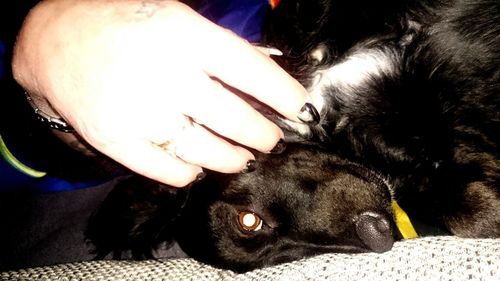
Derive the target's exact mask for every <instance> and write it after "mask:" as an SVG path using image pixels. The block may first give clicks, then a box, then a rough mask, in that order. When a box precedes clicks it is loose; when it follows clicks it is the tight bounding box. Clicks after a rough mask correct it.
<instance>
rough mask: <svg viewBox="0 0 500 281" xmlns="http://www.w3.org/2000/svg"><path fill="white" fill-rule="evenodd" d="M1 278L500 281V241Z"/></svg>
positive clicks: (426, 242) (106, 264) (84, 265)
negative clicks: (238, 265)
mask: <svg viewBox="0 0 500 281" xmlns="http://www.w3.org/2000/svg"><path fill="white" fill-rule="evenodd" d="M0 279H1V280H284V281H293V280H343V281H344V280H346V281H347V280H370V281H375V280H391V281H397V280H425V281H427V280H450V281H460V280H485V281H486V280H487V281H490V280H491V281H499V280H500V239H463V238H458V237H452V236H436V237H425V238H418V239H411V240H405V241H400V242H397V243H395V245H394V248H393V249H392V250H391V251H389V252H386V253H382V254H376V253H366V254H324V255H320V256H316V257H311V258H306V259H302V260H299V261H295V262H291V263H286V264H281V265H277V266H272V267H268V268H263V269H257V270H254V271H250V272H246V273H243V274H237V273H235V272H233V271H230V270H222V269H217V268H213V267H211V266H208V265H205V264H202V263H199V262H197V261H195V260H192V259H165V260H146V261H91V262H79V263H69V264H60V265H55V266H46V267H37V268H30V269H23V270H19V271H9V272H3V273H0Z"/></svg>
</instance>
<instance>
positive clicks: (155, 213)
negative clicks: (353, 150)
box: [87, 145, 398, 271]
mask: <svg viewBox="0 0 500 281" xmlns="http://www.w3.org/2000/svg"><path fill="white" fill-rule="evenodd" d="M256 160H257V161H256V169H255V170H254V171H253V172H249V173H245V174H235V175H221V174H209V175H207V177H206V178H205V179H204V180H203V181H201V182H199V183H197V184H194V185H193V186H192V187H191V188H190V190H189V192H187V191H186V190H185V189H184V190H182V189H179V190H173V189H172V188H168V187H161V186H160V185H158V184H156V183H151V182H149V183H141V182H137V181H136V180H130V181H125V182H124V183H123V184H122V186H119V187H118V188H117V189H116V190H115V191H113V193H111V194H110V196H109V197H108V198H107V199H106V202H104V204H103V206H102V207H101V210H100V211H99V212H98V213H97V214H96V215H95V216H94V218H93V220H92V222H91V224H90V228H89V231H88V233H87V235H88V237H89V239H90V240H91V241H92V242H94V244H95V245H96V246H97V251H98V252H99V253H101V254H103V255H104V254H107V253H109V252H115V253H119V252H120V251H123V250H132V251H133V253H134V255H135V256H136V257H137V256H144V255H145V254H146V256H147V253H150V252H151V250H152V249H154V248H155V246H156V245H158V244H159V243H161V242H163V241H171V240H175V241H177V243H178V244H179V245H180V246H181V248H182V249H183V250H184V251H185V252H186V253H187V254H188V255H189V256H191V257H193V258H195V259H197V260H200V261H203V262H205V263H209V264H212V265H215V266H218V267H223V268H230V269H232V270H237V271H245V270H249V269H252V268H256V267H263V266H267V265H272V264H277V263H282V262H287V261H291V260H297V259H300V258H303V257H306V256H311V255H315V254H320V253H325V252H350V253H353V252H366V251H375V252H383V251H386V250H389V249H390V248H391V247H392V244H393V241H394V239H395V238H394V237H398V234H397V231H396V230H394V229H395V228H394V222H393V219H392V213H391V207H390V206H391V203H390V200H391V199H390V194H389V191H388V188H387V186H386V185H385V184H384V183H383V182H382V181H381V180H380V179H379V177H377V176H376V175H375V174H374V173H372V172H370V171H368V170H367V169H365V168H363V167H361V166H359V165H356V164H353V163H350V162H347V161H344V160H342V159H340V158H338V157H337V156H335V155H332V154H328V153H326V152H324V151H318V150H317V149H316V148H314V149H313V148H311V147H307V146H303V145H293V146H292V145H290V146H289V147H288V148H287V150H286V152H284V153H283V154H280V155H272V156H268V155H265V154H259V155H257V159H256ZM145 185H146V186H145Z"/></svg>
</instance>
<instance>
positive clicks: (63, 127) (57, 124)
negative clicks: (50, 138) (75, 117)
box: [24, 91, 74, 133]
mask: <svg viewBox="0 0 500 281" xmlns="http://www.w3.org/2000/svg"><path fill="white" fill-rule="evenodd" d="M24 94H25V95H26V99H27V100H28V102H29V104H30V105H31V107H32V108H33V110H34V111H35V114H36V118H37V119H38V121H40V122H42V123H45V124H47V125H48V126H49V127H50V128H52V129H56V130H59V131H61V132H65V133H71V132H73V131H74V129H73V127H71V125H69V124H68V122H66V121H65V120H64V119H62V118H55V117H52V116H49V115H47V114H46V113H44V112H43V111H41V110H40V109H39V108H38V107H37V106H36V104H35V102H34V101H33V99H32V98H31V96H30V95H29V93H28V92H26V91H24Z"/></svg>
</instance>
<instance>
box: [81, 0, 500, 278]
mask: <svg viewBox="0 0 500 281" xmlns="http://www.w3.org/2000/svg"><path fill="white" fill-rule="evenodd" d="M264 34H265V37H264V43H265V44H268V45H272V46H274V47H277V48H278V49H280V50H282V51H283V52H284V55H283V56H282V57H280V58H277V61H278V62H279V63H280V64H281V65H282V66H283V67H284V68H285V69H287V70H288V71H290V73H292V74H293V75H294V76H295V77H296V78H297V79H299V81H301V82H302V83H303V84H304V85H305V86H306V87H307V88H308V89H309V91H310V93H311V97H312V98H311V103H312V104H313V105H314V106H315V107H316V108H317V109H318V111H319V117H320V118H319V120H316V121H318V122H317V123H314V122H313V123H312V124H308V125H304V124H295V123H290V122H287V121H284V120H282V119H280V118H279V116H277V115H274V114H271V113H269V112H268V111H263V112H265V113H266V114H267V115H268V116H269V117H270V118H273V119H274V120H275V121H276V122H277V123H279V124H280V125H281V126H282V127H283V128H284V129H285V130H287V131H288V132H295V133H294V134H290V136H293V137H292V138H290V140H293V141H297V142H299V143H302V144H293V143H291V144H288V148H287V149H286V150H285V152H284V153H282V154H280V155H262V154H257V159H256V160H257V161H256V167H255V170H254V171H253V172H249V173H246V174H238V175H220V174H217V173H209V174H208V176H207V178H206V179H204V180H203V181H201V182H199V183H196V184H194V185H193V186H191V187H190V188H189V189H182V190H175V189H171V188H168V187H163V186H161V185H159V184H157V183H154V182H150V181H147V180H143V179H137V178H132V179H130V180H128V181H125V182H123V183H122V184H121V185H120V186H118V187H117V188H116V189H115V190H114V191H113V192H112V193H111V194H110V195H109V196H108V198H107V199H106V201H105V202H104V204H103V205H102V207H101V209H100V210H99V212H97V213H96V214H95V216H94V217H93V218H92V220H91V223H90V226H89V230H88V233H87V236H88V238H89V239H90V240H91V241H92V242H93V243H94V244H95V245H96V251H97V253H98V255H99V256H100V257H102V256H105V255H107V254H108V253H110V252H112V253H114V255H115V256H116V257H118V256H120V255H121V254H122V253H123V252H125V251H127V250H131V251H132V254H133V255H134V256H135V257H137V258H141V257H151V256H153V250H154V249H155V247H157V245H159V244H160V243H162V242H165V241H167V242H170V241H177V242H178V243H179V245H180V246H181V247H182V248H183V250H184V251H185V252H186V253H187V254H188V255H190V256H191V257H194V258H196V259H198V260H200V261H203V262H206V263H209V264H213V265H216V266H219V267H224V268H229V269H233V270H237V271H244V270H249V269H252V268H256V267H262V266H267V265H271V264H276V263H281V262H285V261H290V260H295V259H299V258H302V257H304V256H310V255H314V254H318V253H324V252H364V251H376V252H382V251H386V250H389V249H390V248H391V246H392V243H393V241H394V240H397V239H400V238H401V236H402V235H401V234H402V233H400V231H398V230H397V228H396V227H395V221H394V218H395V216H394V213H393V210H392V207H391V204H392V203H391V202H392V199H396V200H397V201H398V202H399V204H400V205H401V206H402V207H403V209H405V210H406V211H407V212H408V213H409V215H410V217H414V218H416V219H417V220H419V221H421V222H423V223H424V224H428V225H436V226H440V227H442V228H445V229H446V230H447V231H449V232H450V233H452V234H455V235H459V236H463V237H500V198H499V197H500V187H499V186H500V157H499V156H500V155H499V151H498V149H497V144H498V143H499V141H500V70H499V64H500V2H498V1H497V0H469V1H396V0H394V1H391V0H385V1H369V0H364V1H363V0H350V1H333V0H332V1H313V0H296V1H291V0H290V1H287V0H282V1H281V3H280V4H279V5H278V7H277V8H276V10H275V11H273V13H271V14H270V16H269V19H268V22H267V23H266V28H265V30H264ZM304 143H308V144H304Z"/></svg>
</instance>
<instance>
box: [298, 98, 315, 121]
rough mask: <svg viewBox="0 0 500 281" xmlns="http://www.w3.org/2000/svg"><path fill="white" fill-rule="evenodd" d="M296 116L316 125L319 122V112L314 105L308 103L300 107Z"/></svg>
mask: <svg viewBox="0 0 500 281" xmlns="http://www.w3.org/2000/svg"><path fill="white" fill-rule="evenodd" d="M297 118H298V119H299V120H300V121H302V122H304V123H307V124H311V125H316V124H318V123H319V113H318V110H316V108H315V107H314V105H312V104H310V103H308V102H307V103H306V104H304V106H303V107H302V108H301V109H300V112H299V115H298V116H297Z"/></svg>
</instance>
